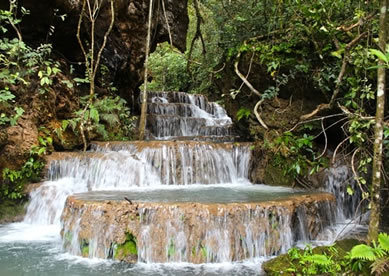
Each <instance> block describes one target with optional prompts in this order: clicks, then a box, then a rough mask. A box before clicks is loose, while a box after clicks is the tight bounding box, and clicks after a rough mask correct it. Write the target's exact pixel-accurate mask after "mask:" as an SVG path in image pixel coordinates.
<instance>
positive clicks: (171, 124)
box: [146, 115, 233, 139]
mask: <svg viewBox="0 0 389 276" xmlns="http://www.w3.org/2000/svg"><path fill="white" fill-rule="evenodd" d="M146 128H147V129H148V130H149V132H150V135H151V136H150V137H154V138H156V139H158V138H159V137H161V138H163V137H166V138H170V137H178V136H231V135H233V131H232V130H233V128H232V124H231V123H230V122H229V120H224V119H214V120H208V119H206V118H192V117H179V116H172V115H148V116H147V123H146Z"/></svg>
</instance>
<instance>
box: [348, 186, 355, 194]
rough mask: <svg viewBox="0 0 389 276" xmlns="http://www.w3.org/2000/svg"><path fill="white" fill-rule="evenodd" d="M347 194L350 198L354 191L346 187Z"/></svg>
mask: <svg viewBox="0 0 389 276" xmlns="http://www.w3.org/2000/svg"><path fill="white" fill-rule="evenodd" d="M347 194H348V195H350V196H352V195H353V194H354V189H353V188H351V187H350V186H347Z"/></svg>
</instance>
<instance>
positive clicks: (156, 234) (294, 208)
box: [61, 191, 335, 263]
mask: <svg viewBox="0 0 389 276" xmlns="http://www.w3.org/2000/svg"><path fill="white" fill-rule="evenodd" d="M107 194H108V195H107ZM147 194H148V193H147V192H145V196H147ZM107 196H108V198H107ZM177 196H178V199H179V200H178V201H175V200H173V201H170V202H166V199H165V200H163V201H159V200H157V201H150V200H145V199H144V198H143V199H142V197H140V195H139V194H135V193H131V192H129V193H127V192H126V193H120V194H117V196H116V198H115V196H114V197H110V194H109V192H104V193H101V194H100V196H99V195H98V194H96V193H93V194H89V193H87V194H79V195H76V196H70V197H68V199H67V201H66V204H65V209H64V211H63V213H62V231H61V235H62V238H63V240H64V248H65V249H66V250H68V251H69V252H71V253H73V254H78V255H82V256H84V257H90V258H105V259H110V258H113V259H116V260H121V261H125V262H129V263H135V262H138V261H142V262H147V263H151V262H153V263H164V262H191V263H207V262H216V263H218V262H226V261H228V262H231V261H242V260H246V259H252V258H258V257H264V256H274V255H276V254H281V253H286V251H287V250H288V249H289V248H290V247H292V246H293V245H294V243H295V242H296V241H297V240H299V239H302V240H306V241H308V240H311V239H315V238H317V237H318V235H319V233H320V232H321V231H322V230H323V229H324V228H325V227H326V226H328V225H330V224H331V222H333V218H334V210H335V208H334V197H333V195H330V194H326V193H317V194H310V195H291V196H286V197H285V198H283V199H279V200H269V201H256V200H255V199H251V200H248V201H245V202H231V203H229V202H223V203H211V202H202V201H201V200H200V201H197V200H196V191H193V194H192V199H191V200H190V201H189V202H187V201H185V200H180V197H179V195H177ZM125 197H126V198H127V199H125ZM136 197H137V198H136ZM181 198H182V197H181ZM183 198H185V196H183ZM197 198H201V197H198V196H197ZM91 221H93V223H90V222H91ZM92 243H93V247H92V246H89V245H91V244H92ZM128 247H131V248H132V250H127V251H125V250H124V248H128Z"/></svg>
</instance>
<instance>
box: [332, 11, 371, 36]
mask: <svg viewBox="0 0 389 276" xmlns="http://www.w3.org/2000/svg"><path fill="white" fill-rule="evenodd" d="M376 15H377V14H376V13H372V14H370V15H368V16H367V17H365V18H361V19H359V21H358V22H357V23H355V24H352V25H350V26H347V27H346V26H340V27H338V28H336V29H337V30H338V31H344V32H349V31H351V30H352V29H354V28H356V27H359V26H362V25H363V24H364V23H366V21H369V20H370V19H372V18H373V17H375V16H376Z"/></svg>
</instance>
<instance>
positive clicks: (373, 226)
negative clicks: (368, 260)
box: [368, 0, 389, 241]
mask: <svg viewBox="0 0 389 276" xmlns="http://www.w3.org/2000/svg"><path fill="white" fill-rule="evenodd" d="M388 4H389V0H381V5H380V26H379V27H380V29H379V47H380V50H381V51H383V52H386V37H387V33H386V22H387V10H388ZM378 65H379V66H378V72H377V75H378V77H377V110H376V117H375V120H376V123H375V135H374V138H375V139H374V160H373V168H372V169H373V179H372V184H371V201H370V208H371V213H370V222H369V233H368V239H369V241H373V240H376V239H377V237H378V227H379V223H380V201H381V197H380V190H381V189H380V188H381V166H382V147H383V143H382V142H383V141H382V139H383V132H384V106H385V74H386V71H385V70H386V68H385V65H384V61H383V60H381V59H379V61H378Z"/></svg>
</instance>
